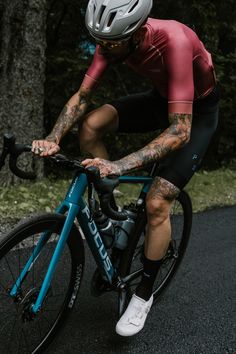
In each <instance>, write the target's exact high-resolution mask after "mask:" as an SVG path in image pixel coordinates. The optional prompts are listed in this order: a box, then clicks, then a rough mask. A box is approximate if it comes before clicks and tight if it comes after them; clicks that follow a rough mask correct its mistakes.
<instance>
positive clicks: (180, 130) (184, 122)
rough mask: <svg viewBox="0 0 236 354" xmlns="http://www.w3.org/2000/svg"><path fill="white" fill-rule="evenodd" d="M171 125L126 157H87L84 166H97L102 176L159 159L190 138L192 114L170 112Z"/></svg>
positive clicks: (139, 166) (125, 171)
mask: <svg viewBox="0 0 236 354" xmlns="http://www.w3.org/2000/svg"><path fill="white" fill-rule="evenodd" d="M169 120H170V123H171V124H170V126H169V127H168V128H167V129H166V130H165V131H164V132H163V133H162V134H160V135H159V136H158V137H157V138H155V139H154V140H153V141H151V142H150V143H149V144H148V145H146V146H144V147H143V148H142V149H140V150H138V151H136V152H133V153H132V154H130V155H128V156H125V157H124V158H122V159H120V160H117V161H114V162H110V161H107V160H103V159H99V158H96V159H93V160H91V159H87V160H84V161H83V164H84V166H87V167H88V166H91V165H92V166H97V167H98V168H99V169H100V173H101V175H102V177H105V176H106V175H109V174H117V175H122V174H125V173H128V172H131V171H134V170H137V169H139V168H142V167H144V166H146V165H148V164H149V163H151V162H155V161H158V160H160V159H162V158H163V157H165V156H166V155H168V154H169V153H171V152H172V151H175V150H177V149H180V148H181V147H183V146H184V145H185V144H187V142H188V141H189V139H190V133H191V122H192V115H191V114H174V113H173V114H170V115H169Z"/></svg>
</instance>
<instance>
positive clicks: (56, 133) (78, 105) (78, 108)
mask: <svg viewBox="0 0 236 354" xmlns="http://www.w3.org/2000/svg"><path fill="white" fill-rule="evenodd" d="M89 93H90V92H89V90H87V89H85V88H83V86H81V88H80V89H79V91H78V92H77V93H76V94H75V95H74V96H72V97H71V99H70V100H69V101H68V102H67V104H66V105H65V107H64V108H63V110H62V112H61V114H60V116H59V118H58V120H57V122H56V124H55V126H54V127H53V130H52V132H51V133H50V134H49V135H48V136H47V137H46V140H48V141H52V142H55V143H57V144H58V143H59V142H60V140H61V138H62V137H63V136H64V135H66V134H67V133H68V132H69V130H70V129H71V128H72V127H73V125H74V124H75V123H76V122H78V120H79V119H80V118H81V117H82V116H83V115H84V113H85V112H86V109H87V106H88V102H89V97H90V94H89Z"/></svg>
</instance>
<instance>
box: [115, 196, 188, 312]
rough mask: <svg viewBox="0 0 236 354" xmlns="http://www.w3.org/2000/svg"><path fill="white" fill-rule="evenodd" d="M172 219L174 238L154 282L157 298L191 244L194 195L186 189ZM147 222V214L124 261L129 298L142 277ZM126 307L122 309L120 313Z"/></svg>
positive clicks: (174, 209) (126, 251)
mask: <svg viewBox="0 0 236 354" xmlns="http://www.w3.org/2000/svg"><path fill="white" fill-rule="evenodd" d="M170 222H171V242H170V245H169V249H168V251H167V254H166V256H165V257H164V259H163V262H162V265H161V268H160V270H159V272H158V274H157V278H156V281H155V283H154V287H153V290H154V291H153V296H154V301H156V300H157V299H158V298H159V297H160V295H161V294H162V292H163V291H164V290H165V289H166V287H167V286H168V285H169V283H170V281H171V279H172V278H173V276H174V275H175V273H176V271H177V269H178V267H179V265H180V263H181V261H182V259H183V256H184V253H185V250H186V247H187V245H188V241H189V237H190V233H191V226H192V204H191V200H190V197H189V196H188V194H187V193H186V192H184V191H182V192H181V193H180V195H179V197H178V198H177V200H176V201H175V203H174V206H173V207H172V211H171V215H170ZM145 226H146V217H145V215H143V220H141V219H140V220H139V222H138V225H137V229H136V230H135V231H134V233H133V234H132V235H131V239H130V240H129V244H128V247H127V249H126V250H125V251H124V254H123V257H122V261H121V269H120V271H121V275H122V277H123V278H124V279H126V283H127V290H128V295H129V296H128V298H129V297H130V296H131V295H132V294H133V293H134V292H135V289H136V287H137V285H138V284H139V282H140V280H141V274H142V269H143V265H142V257H143V250H144V234H145ZM123 303H124V301H123ZM123 310H124V309H120V313H122V312H123Z"/></svg>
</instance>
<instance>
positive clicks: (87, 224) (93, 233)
mask: <svg viewBox="0 0 236 354" xmlns="http://www.w3.org/2000/svg"><path fill="white" fill-rule="evenodd" d="M80 206H81V208H80V211H79V214H78V220H79V223H80V226H81V229H82V231H83V233H84V236H85V238H86V241H87V243H88V246H89V248H90V250H91V252H92V254H93V256H94V259H95V261H96V263H97V266H98V268H99V270H100V271H101V272H102V273H103V274H104V275H105V276H106V278H107V280H108V281H109V283H110V284H111V283H112V280H113V277H114V275H115V270H114V268H113V265H112V263H111V260H110V258H109V256H108V254H107V251H106V248H105V246H104V243H103V241H102V239H101V236H100V234H99V231H98V229H97V226H96V224H95V222H94V220H93V219H92V218H91V215H90V210H89V208H88V206H87V204H86V203H85V201H84V200H83V199H82V200H81V202H80Z"/></svg>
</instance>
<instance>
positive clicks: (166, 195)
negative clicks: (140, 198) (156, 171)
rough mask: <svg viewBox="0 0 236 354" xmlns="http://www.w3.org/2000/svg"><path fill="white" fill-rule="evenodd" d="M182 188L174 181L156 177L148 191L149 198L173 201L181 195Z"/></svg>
mask: <svg viewBox="0 0 236 354" xmlns="http://www.w3.org/2000/svg"><path fill="white" fill-rule="evenodd" d="M179 193H180V190H179V188H177V187H176V186H174V185H173V184H172V183H170V182H168V181H167V180H165V179H164V178H161V177H155V179H154V181H153V184H152V186H151V188H150V191H149V192H148V198H150V199H160V198H161V199H165V200H167V201H170V202H171V201H173V200H174V199H175V198H177V196H178V195H179Z"/></svg>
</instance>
